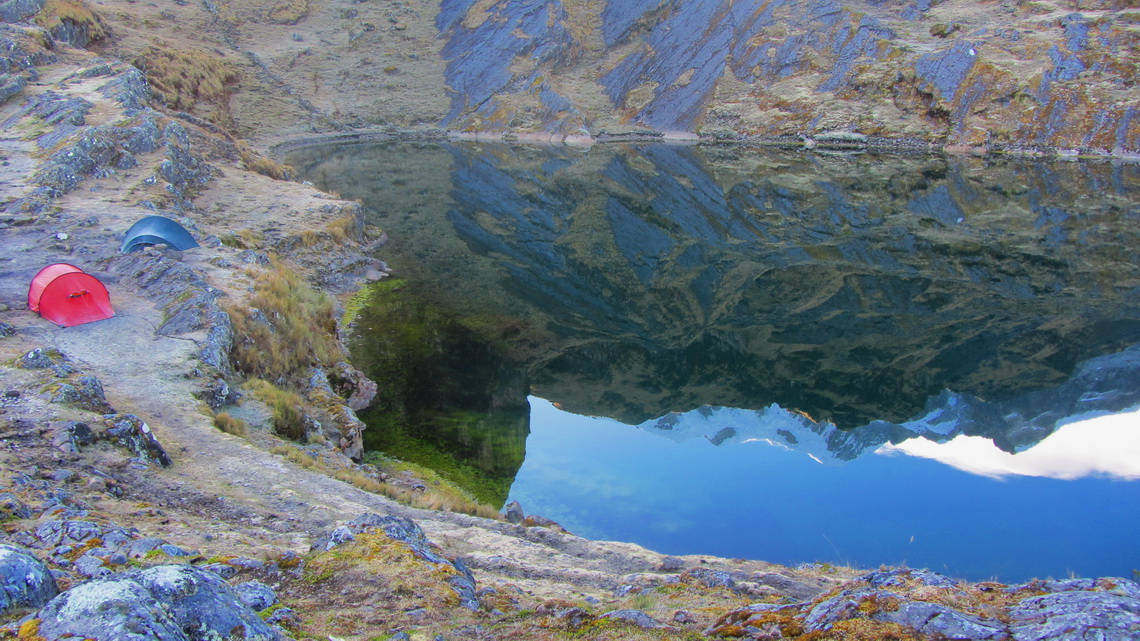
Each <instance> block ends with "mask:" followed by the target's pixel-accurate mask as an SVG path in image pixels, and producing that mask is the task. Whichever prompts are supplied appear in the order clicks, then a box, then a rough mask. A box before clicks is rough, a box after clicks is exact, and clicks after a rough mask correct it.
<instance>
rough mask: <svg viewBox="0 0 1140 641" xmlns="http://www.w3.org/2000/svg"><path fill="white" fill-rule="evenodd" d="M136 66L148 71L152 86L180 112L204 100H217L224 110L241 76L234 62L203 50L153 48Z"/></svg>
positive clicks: (138, 59)
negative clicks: (232, 87)
mask: <svg viewBox="0 0 1140 641" xmlns="http://www.w3.org/2000/svg"><path fill="white" fill-rule="evenodd" d="M135 66H136V67H138V68H140V69H142V70H143V72H144V73H146V77H147V81H148V82H149V83H150V86H151V89H153V90H154V91H155V93H157V94H158V95H159V96H160V97H161V98H162V100H163V102H165V103H166V106H167V107H170V108H171V109H177V110H180V111H191V110H192V109H193V107H194V105H195V104H197V103H198V102H200V101H205V102H209V103H213V104H215V105H217V106H218V107H221V108H223V111H224V110H225V108H224V103H226V102H227V101H228V100H229V93H230V86H231V85H232V84H233V83H235V82H237V81H238V78H239V74H238V72H237V69H236V68H235V67H234V66H233V64H231V63H230V61H228V60H226V59H225V58H222V57H221V56H219V55H217V54H214V53H209V52H206V51H202V50H200V49H190V50H176V49H165V48H164V49H160V48H158V47H150V48H149V49H147V51H146V53H144V54H143V55H142V56H140V57H139V58H137V59H136V60H135ZM226 113H227V114H228V112H226ZM225 118H228V115H226V116H225ZM223 121H224V118H223Z"/></svg>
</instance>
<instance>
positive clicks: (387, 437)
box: [351, 279, 529, 505]
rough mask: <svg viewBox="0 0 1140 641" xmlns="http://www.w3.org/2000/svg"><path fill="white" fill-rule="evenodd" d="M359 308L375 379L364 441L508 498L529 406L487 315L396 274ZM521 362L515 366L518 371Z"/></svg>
mask: <svg viewBox="0 0 1140 641" xmlns="http://www.w3.org/2000/svg"><path fill="white" fill-rule="evenodd" d="M360 303H361V304H360V306H359V307H358V308H357V309H356V311H355V313H354V318H355V321H354V330H353V334H352V339H351V352H352V360H353V362H354V363H355V364H356V366H357V367H360V368H361V369H363V370H364V371H365V373H366V374H367V375H368V376H369V378H371V379H372V380H374V381H376V382H377V384H378V387H379V391H378V393H377V396H376V399H375V400H374V402H373V407H372V408H371V409H369V410H367V411H364V412H361V413H360V414H359V416H360V418H361V420H363V421H364V422H365V423H367V424H368V426H369V427H368V430H366V431H365V433H364V439H365V443H364V445H365V449H367V450H372V451H378V452H384V453H386V454H388V455H391V456H394V457H397V458H399V459H402V460H406V461H411V462H414V463H417V464H419V465H423V466H426V467H428V468H430V469H432V470H435V471H437V472H439V474H440V475H441V476H442V477H443V478H445V479H447V480H448V481H450V482H452V483H454V484H456V485H458V486H459V487H462V488H463V489H464V490H466V491H467V492H469V493H470V494H471V495H473V496H474V497H475V498H476V499H477V500H478V501H481V502H484V503H487V504H490V505H502V503H503V502H504V501H505V500H506V497H507V493H508V491H509V489H510V485H511V483H512V482H513V480H514V475H515V474H516V473H517V472H518V469H519V467H520V466H521V465H522V460H523V456H524V448H525V444H526V436H527V433H528V432H529V429H528V425H527V414H528V407H527V404H526V389H525V386H524V385H523V384H522V381H523V380H524V375H523V374H522V373H521V371H520V366H517V365H513V364H512V362H511V361H510V359H509V358H508V356H507V355H506V354H505V351H506V349H505V348H504V346H503V345H504V343H502V342H499V341H497V340H496V339H495V338H494V337H495V336H502V335H503V334H505V333H510V332H509V331H504V330H503V329H502V328H503V327H504V326H506V325H509V324H510V323H511V321H510V319H503V320H502V321H500V322H499V323H496V322H494V321H493V320H490V319H487V318H481V319H480V321H481V324H480V325H478V326H477V327H472V326H471V325H469V324H468V323H467V322H466V321H467V320H468V319H459V318H456V317H454V316H453V315H450V314H447V313H445V312H443V311H442V310H441V309H440V308H439V307H437V306H435V305H433V304H432V303H431V302H430V301H427V300H425V299H423V298H420V297H417V296H413V295H412V294H411V292H409V291H408V290H407V289H406V288H405V283H404V282H403V281H402V280H399V279H393V280H388V281H381V282H378V283H376V284H374V285H372V286H370V287H369V288H368V289H367V292H366V294H362V295H361V297H360ZM516 372H517V373H516Z"/></svg>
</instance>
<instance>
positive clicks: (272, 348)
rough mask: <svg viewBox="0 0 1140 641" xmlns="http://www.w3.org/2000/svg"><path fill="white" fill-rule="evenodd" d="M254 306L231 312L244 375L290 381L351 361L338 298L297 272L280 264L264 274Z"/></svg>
mask: <svg viewBox="0 0 1140 641" xmlns="http://www.w3.org/2000/svg"><path fill="white" fill-rule="evenodd" d="M249 305H250V307H249V308H237V307H231V308H229V309H228V310H227V312H228V313H229V315H230V321H231V322H232V323H233V327H234V335H235V337H236V338H235V341H234V348H233V353H232V356H233V359H234V364H235V366H236V367H237V368H238V369H239V370H240V371H241V372H243V373H245V374H247V375H250V376H258V377H262V378H267V379H270V380H280V379H282V378H284V379H286V380H288V379H290V378H294V377H298V378H299V377H300V376H304V375H306V374H307V370H308V368H310V367H313V366H318V365H330V364H333V363H336V362H338V361H342V360H344V359H345V354H344V351H343V350H342V348H341V346H340V342H339V341H338V340H337V335H336V319H335V318H334V316H333V310H334V306H333V301H332V299H331V298H329V297H328V296H327V295H325V294H323V293H322V292H319V291H317V290H316V289H314V288H313V287H311V286H310V285H309V284H308V283H307V282H305V281H304V279H302V278H301V277H300V276H298V275H297V274H295V273H293V272H291V271H289V270H288V269H285V268H283V267H281V266H280V265H278V266H277V267H276V268H275V269H274V270H272V271H269V272H266V273H264V274H261V275H259V276H258V277H257V280H256V281H255V283H254V294H253V296H251V297H250V300H249ZM258 310H260V314H259V313H257V312H258Z"/></svg>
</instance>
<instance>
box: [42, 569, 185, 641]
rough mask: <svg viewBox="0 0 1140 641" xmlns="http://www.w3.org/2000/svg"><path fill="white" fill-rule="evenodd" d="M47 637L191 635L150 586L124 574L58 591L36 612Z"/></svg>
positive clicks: (176, 638)
mask: <svg viewBox="0 0 1140 641" xmlns="http://www.w3.org/2000/svg"><path fill="white" fill-rule="evenodd" d="M35 617H36V618H37V619H39V620H40V625H39V634H40V636H42V637H46V638H48V639H56V638H59V637H62V636H64V635H75V636H81V637H88V638H94V639H121V640H123V641H130V640H134V639H137V640H138V641H144V640H147V641H150V640H154V641H187V640H188V639H190V638H191V637H189V636H187V634H186V633H184V632H183V631H182V628H181V626H180V625H179V624H178V622H177V621H176V620H175V619H174V617H172V616H171V614H170V613H169V611H168V610H167V608H166V607H165V606H164V604H163V603H161V602H159V600H158V599H156V598H155V597H154V595H153V594H151V592H150V590H148V589H146V588H145V587H144V586H142V585H141V584H139V583H138V582H137V581H135V580H134V579H133V578H131V577H129V576H126V575H119V576H113V577H110V578H107V579H101V580H95V581H90V582H88V583H84V584H82V585H79V586H76V587H74V588H72V589H70V590H68V591H67V592H64V593H62V594H60V595H59V596H57V597H55V598H54V599H52V600H51V601H50V602H48V604H47V605H45V606H44V607H43V608H41V609H40V610H39V611H38V612H37V613H36V615H35Z"/></svg>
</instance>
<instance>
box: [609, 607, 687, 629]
mask: <svg viewBox="0 0 1140 641" xmlns="http://www.w3.org/2000/svg"><path fill="white" fill-rule="evenodd" d="M598 619H599V620H601V621H616V622H620V623H625V624H627V625H633V626H637V627H639V628H645V629H647V630H667V629H671V626H667V625H663V624H662V623H661V622H660V621H658V620H657V619H654V618H653V617H651V616H649V615H648V614H646V613H644V612H642V611H641V610H610V611H609V612H606V613H605V614H602V615H601V616H599V617H598Z"/></svg>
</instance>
